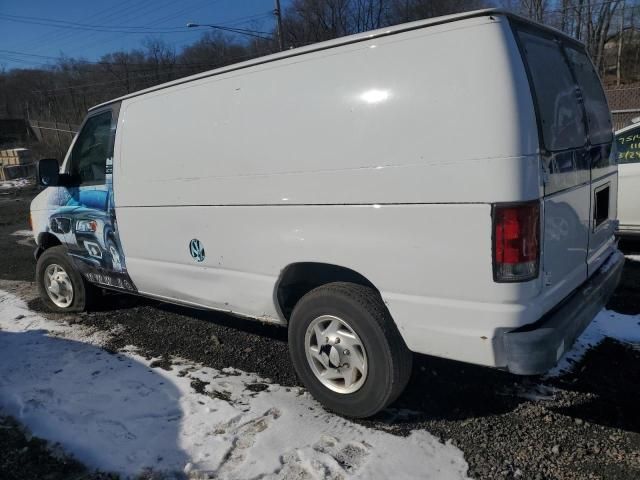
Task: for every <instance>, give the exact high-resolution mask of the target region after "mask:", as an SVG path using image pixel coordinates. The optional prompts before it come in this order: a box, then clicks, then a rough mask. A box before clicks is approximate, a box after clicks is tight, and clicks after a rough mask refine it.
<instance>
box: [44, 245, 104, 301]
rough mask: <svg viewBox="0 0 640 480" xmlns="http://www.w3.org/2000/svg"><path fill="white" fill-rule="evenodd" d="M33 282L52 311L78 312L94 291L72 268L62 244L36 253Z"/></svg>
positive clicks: (89, 299)
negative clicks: (34, 280) (34, 279)
mask: <svg viewBox="0 0 640 480" xmlns="http://www.w3.org/2000/svg"><path fill="white" fill-rule="evenodd" d="M36 284H37V286H38V292H39V293H40V298H41V299H42V301H43V302H44V304H45V306H46V307H47V308H48V309H49V310H51V311H54V312H81V311H83V310H85V309H86V308H87V307H88V306H89V304H90V303H91V302H92V300H93V299H94V297H95V296H96V291H97V288H96V287H94V286H93V285H91V284H89V283H88V282H87V281H85V280H84V279H83V278H82V276H81V275H80V273H78V271H77V270H76V269H75V268H74V267H73V265H72V263H71V261H70V260H69V257H68V256H67V252H66V249H65V247H63V246H58V247H51V248H49V249H47V250H45V251H44V252H43V253H42V255H40V258H38V264H37V266H36Z"/></svg>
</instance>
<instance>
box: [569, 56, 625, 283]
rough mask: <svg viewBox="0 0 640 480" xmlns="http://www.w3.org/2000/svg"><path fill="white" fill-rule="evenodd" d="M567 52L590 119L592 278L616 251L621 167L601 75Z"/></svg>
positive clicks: (586, 61) (582, 58)
mask: <svg viewBox="0 0 640 480" xmlns="http://www.w3.org/2000/svg"><path fill="white" fill-rule="evenodd" d="M565 52H566V55H567V59H568V60H569V64H570V66H571V69H572V71H573V73H574V77H575V79H576V82H577V84H578V86H579V88H580V101H581V104H582V106H583V109H584V112H585V117H586V119H587V132H588V140H589V147H588V150H587V151H586V155H587V158H588V163H589V166H590V173H591V214H590V216H589V219H590V224H589V250H588V254H587V272H588V275H589V276H591V275H592V274H593V273H594V272H595V271H596V270H597V269H598V268H599V267H600V265H602V263H603V262H604V260H605V259H606V258H607V257H608V256H609V254H610V253H611V250H612V249H613V248H614V247H615V236H614V232H615V228H616V222H615V219H616V218H617V199H618V195H617V192H618V176H617V175H616V174H617V171H618V167H617V165H616V160H615V158H614V156H613V155H611V149H612V146H613V143H612V142H613V127H612V125H611V115H610V113H609V106H608V105H607V99H606V97H605V94H604V90H603V89H602V84H601V82H600V79H599V78H598V74H597V73H596V70H595V68H594V66H593V64H592V63H591V60H590V59H589V57H588V55H587V53H586V52H585V51H584V50H583V49H578V48H575V47H574V46H572V45H566V46H565Z"/></svg>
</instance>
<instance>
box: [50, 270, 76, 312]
mask: <svg viewBox="0 0 640 480" xmlns="http://www.w3.org/2000/svg"><path fill="white" fill-rule="evenodd" d="M44 287H45V290H46V291H47V295H49V298H50V299H51V301H52V302H53V303H54V304H55V305H57V306H58V307H60V308H67V307H68V306H69V305H71V303H72V302H73V284H72V283H71V279H70V278H69V275H68V274H67V272H66V270H65V269H64V268H62V267H61V266H60V265H58V264H57V263H52V264H51V265H49V266H47V268H46V269H45V271H44Z"/></svg>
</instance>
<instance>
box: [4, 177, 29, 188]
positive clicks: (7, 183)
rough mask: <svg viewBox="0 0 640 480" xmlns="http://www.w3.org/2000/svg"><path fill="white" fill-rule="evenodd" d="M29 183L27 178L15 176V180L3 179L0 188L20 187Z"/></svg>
mask: <svg viewBox="0 0 640 480" xmlns="http://www.w3.org/2000/svg"><path fill="white" fill-rule="evenodd" d="M30 184H31V180H29V179H28V178H16V179H15V180H4V181H1V182H0V189H4V188H22V187H26V186H27V185H30Z"/></svg>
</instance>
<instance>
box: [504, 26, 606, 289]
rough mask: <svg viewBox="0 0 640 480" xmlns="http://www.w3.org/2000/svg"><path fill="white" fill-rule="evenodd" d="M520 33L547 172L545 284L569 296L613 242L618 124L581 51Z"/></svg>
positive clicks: (526, 29)
mask: <svg viewBox="0 0 640 480" xmlns="http://www.w3.org/2000/svg"><path fill="white" fill-rule="evenodd" d="M515 30H516V35H517V37H518V43H519V45H520V49H521V52H522V56H523V60H524V62H525V66H526V69H527V75H528V77H529V82H530V86H531V92H532V96H533V100H534V104H535V108H536V115H537V119H538V131H539V138H540V158H541V162H542V169H543V172H544V199H543V210H544V225H543V237H542V245H543V258H542V275H543V284H544V288H545V289H554V290H556V293H557V295H558V296H559V297H563V296H566V295H567V294H569V293H570V292H571V291H572V290H573V289H575V288H576V287H578V286H579V285H580V284H581V283H582V282H584V281H585V280H586V279H587V278H588V276H589V275H590V274H591V273H593V271H595V269H596V268H597V266H599V264H600V263H601V262H602V261H603V260H604V258H605V257H606V253H608V249H609V248H612V245H613V243H612V242H613V235H612V233H613V225H614V219H615V192H616V191H617V185H616V184H615V166H610V165H608V162H609V153H610V149H611V140H612V137H611V133H612V132H611V119H610V116H609V113H608V108H607V104H606V100H604V94H603V92H602V87H601V86H600V82H599V80H598V78H597V75H596V74H595V71H593V66H592V64H591V62H590V61H589V59H588V57H587V56H586V53H584V50H583V47H582V46H580V45H579V44H577V43H575V44H574V43H573V42H572V41H570V40H568V39H565V38H564V37H562V36H559V35H556V34H554V33H553V32H550V31H547V30H543V29H539V28H536V27H535V26H532V25H528V24H517V25H516V26H515ZM587 67H589V68H587ZM607 132H608V134H607ZM607 195H608V196H607ZM598 202H599V203H598ZM596 204H597V205H598V209H597V212H596V206H597V205H596Z"/></svg>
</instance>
